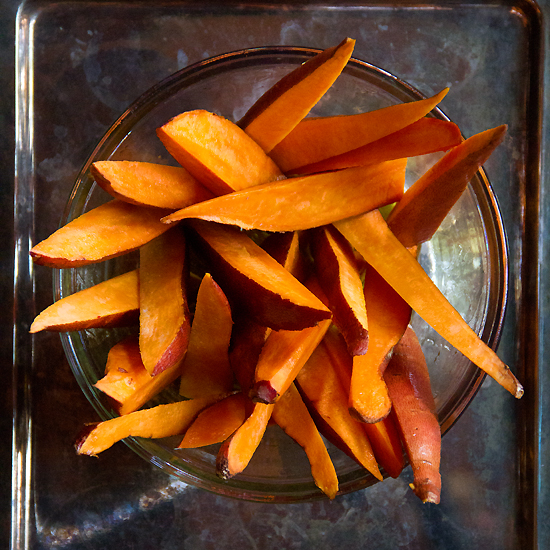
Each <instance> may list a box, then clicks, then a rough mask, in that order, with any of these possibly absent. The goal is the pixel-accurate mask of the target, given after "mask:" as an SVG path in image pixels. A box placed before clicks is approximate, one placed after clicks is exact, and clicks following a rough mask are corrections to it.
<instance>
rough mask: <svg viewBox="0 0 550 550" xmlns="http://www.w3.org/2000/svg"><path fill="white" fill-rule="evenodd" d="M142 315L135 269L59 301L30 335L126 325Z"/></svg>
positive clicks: (36, 322) (51, 307) (45, 312)
mask: <svg viewBox="0 0 550 550" xmlns="http://www.w3.org/2000/svg"><path fill="white" fill-rule="evenodd" d="M138 313H139V275H138V271H137V270H134V271H129V272H128V273H124V274H122V275H118V276H117V277H113V278H112V279H108V280H106V281H103V282H101V283H99V284H97V285H94V286H91V287H89V288H85V289H84V290H80V291H78V292H75V293H74V294H71V295H70V296H66V297H65V298H62V299H61V300H58V301H57V302H55V303H53V304H52V305H51V306H48V307H47V308H46V309H45V310H44V311H42V312H41V313H40V314H39V315H38V316H37V317H36V319H35V320H34V321H33V323H32V325H31V328H30V332H31V333H35V332H40V331H41V330H50V331H56V332H67V331H72V330H84V329H87V328H99V327H102V328H106V327H114V326H124V325H129V324H133V323H135V322H137V319H138Z"/></svg>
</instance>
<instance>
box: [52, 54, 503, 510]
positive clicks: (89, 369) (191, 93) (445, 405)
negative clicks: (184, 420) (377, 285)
mask: <svg viewBox="0 0 550 550" xmlns="http://www.w3.org/2000/svg"><path fill="white" fill-rule="evenodd" d="M314 53H315V51H313V50H307V49H303V48H289V47H277V48H259V49H256V50H247V51H241V52H235V53H231V54H226V55H222V56H219V57H216V58H212V59H209V60H207V61H204V62H201V63H199V64H197V65H194V66H192V67H189V68H187V69H184V70H182V71H180V72H178V73H176V74H174V75H173V76H171V77H169V78H168V79H167V80H165V81H163V82H161V83H160V84H159V85H157V86H155V87H154V88H152V89H151V90H150V91H149V92H147V93H146V94H144V95H143V96H142V97H141V98H139V99H138V100H137V101H136V102H135V103H134V104H133V105H132V106H130V108H129V109H128V110H127V111H126V112H125V113H123V115H122V116H121V117H120V119H119V120H118V121H117V122H116V123H115V124H114V125H113V126H112V128H111V129H110V130H109V131H108V132H107V133H106V135H105V136H104V138H103V139H102V140H101V142H100V143H99V144H98V146H97V147H96V149H95V150H94V152H93V153H92V155H91V156H90V158H89V159H88V161H87V162H86V164H85V165H84V167H83V168H82V171H81V173H80V176H79V177H78V179H77V181H76V184H75V186H74V189H73V191H72V193H71V196H70V198H69V201H68V203H67V208H66V211H65V214H64V216H63V219H62V224H65V223H66V222H68V221H70V220H71V219H73V218H75V217H77V216H78V215H80V214H82V213H83V212H84V211H86V210H89V209H91V208H93V207H95V206H97V205H99V204H101V203H103V202H106V201H107V200H109V199H110V197H109V196H108V195H107V194H106V193H105V192H103V191H102V190H101V189H100V188H99V187H98V186H97V185H96V184H94V182H93V179H92V178H91V177H90V175H89V166H90V164H91V163H92V162H94V161H96V160H105V159H111V160H141V161H150V162H162V163H167V164H175V161H174V160H173V159H172V158H171V157H170V155H169V154H168V153H167V152H166V150H165V149H164V147H163V145H162V144H161V142H160V140H158V138H157V137H156V133H155V130H156V128H157V127H159V126H161V125H162V124H163V123H165V122H166V121H167V120H169V119H170V118H172V117H173V116H175V115H177V114H179V113H181V112H183V111H187V110H192V109H206V110H209V111H213V112H216V113H218V114H220V115H223V116H225V117H227V118H229V119H231V120H234V121H236V120H238V119H239V118H240V117H241V116H242V115H243V114H244V113H245V112H246V110H247V109H248V108H249V107H250V106H251V105H252V104H253V102H254V101H255V99H256V98H257V97H259V96H260V95H261V94H262V93H263V92H264V91H265V90H267V89H268V88H269V87H270V86H271V85H272V84H273V83H274V82H275V81H277V80H278V79H279V78H280V77H282V76H283V75H284V74H286V73H288V72H289V71H291V70H292V69H294V68H295V67H297V66H298V65H299V64H301V63H303V62H304V61H306V60H307V59H308V58H309V57H310V56H312V55H313V54H314ZM422 97H423V96H422V95H421V94H420V93H419V92H417V91H416V90H415V89H413V88H412V87H411V86H409V85H407V84H406V83H404V82H402V81H400V80H399V79H397V78H395V77H393V76H392V75H390V74H388V73H387V72H385V71H383V70H381V69H379V68H377V67H374V66H372V65H369V64H367V63H364V62H361V61H357V60H352V61H350V63H349V64H348V66H347V68H346V69H345V70H344V72H343V74H342V75H341V76H340V78H339V79H338V80H337V82H336V83H335V84H334V85H333V87H332V88H331V90H330V91H329V92H328V93H327V94H326V96H325V97H323V99H322V100H321V101H320V102H319V103H318V104H317V106H316V107H315V108H314V110H313V111H312V114H313V115H317V116H318V115H329V114H330V115H334V114H352V113H358V112H361V111H366V110H372V109H376V108H380V107H384V106H388V105H392V104H395V103H400V102H404V101H411V100H416V99H421V98H422ZM431 116H436V117H439V118H446V117H445V116H444V115H443V113H442V112H440V111H438V110H435V111H434V112H433V113H432V114H431ZM439 156H440V155H437V154H434V155H427V156H423V157H417V158H414V159H410V161H409V164H408V169H407V185H410V184H411V183H412V182H414V181H415V180H416V179H417V177H418V176H419V175H420V174H422V173H423V172H424V171H425V170H426V169H427V168H428V167H429V166H430V165H431V164H433V163H434V162H435V161H436V160H437V159H438V158H439ZM420 261H421V263H422V265H423V267H424V268H425V270H426V271H427V273H428V274H429V275H430V276H431V277H432V279H433V280H434V282H435V283H436V284H437V286H438V287H439V288H440V289H441V290H442V291H443V293H444V294H445V295H446V296H447V298H448V299H449V300H450V301H451V303H452V304H453V305H454V306H455V307H456V309H457V310H458V311H459V312H460V313H461V315H462V316H463V317H464V318H465V320H466V321H467V322H468V323H469V324H470V326H471V327H472V328H473V329H474V330H475V331H476V332H477V333H478V334H479V335H480V336H481V337H482V338H483V340H484V341H485V342H487V343H488V344H489V345H491V346H496V344H497V342H498V338H499V335H500V328H501V324H502V321H503V316H504V310H505V303H506V286H507V280H506V274H507V258H506V246H505V236H504V231H503V227H502V222H501V219H500V215H499V212H498V206H497V203H496V200H495V197H494V195H493V192H492V190H491V187H490V184H489V182H488V180H487V178H486V176H485V174H484V173H483V172H479V173H478V174H477V175H476V177H475V178H474V179H473V180H472V182H471V184H470V186H469V188H468V189H467V191H466V192H465V193H464V195H463V196H462V197H461V199H460V200H459V201H458V203H457V204H456V205H455V206H454V208H453V209H452V211H451V212H450V214H449V215H448V216H447V218H446V219H445V221H444V223H443V224H442V226H441V227H440V229H439V230H438V231H437V233H436V234H435V236H434V237H433V239H432V240H431V241H430V242H429V243H426V244H424V245H423V246H422V251H421V256H420ZM136 265H137V255H136V254H129V255H126V256H123V257H120V258H117V259H114V260H109V261H106V262H103V263H100V264H95V265H91V266H86V267H81V268H76V269H71V270H60V271H59V272H58V273H56V276H55V280H54V292H55V299H59V298H61V297H64V296H67V295H69V294H72V293H74V292H76V291H78V290H81V289H83V288H86V287H89V286H91V285H93V284H97V283H98V282H100V281H102V280H105V279H107V278H110V277H112V276H114V275H116V274H119V273H122V272H125V271H127V270H129V269H132V268H134V267H136ZM412 324H413V326H414V327H415V329H416V331H417V334H418V336H419V338H420V340H421V342H422V344H423V349H424V352H425V355H426V359H427V361H428V365H429V369H430V374H431V380H432V388H433V392H434V396H435V400H436V405H437V411H438V414H439V418H440V423H441V426H442V431H443V432H446V431H447V430H448V429H449V428H450V427H451V425H452V424H453V423H454V422H455V421H456V419H457V418H458V416H459V415H460V414H461V413H462V411H463V410H464V409H465V408H466V406H467V405H468V403H469V402H470V401H471V399H472V398H473V396H474V395H475V393H476V391H477V389H478V388H479V386H480V384H481V382H482V380H483V373H482V372H481V371H480V370H479V369H477V368H476V367H475V366H473V365H472V364H471V363H470V361H469V360H467V359H466V358H465V357H464V356H462V354H460V353H459V352H457V351H456V350H454V349H453V348H451V347H450V346H449V345H448V344H447V343H446V342H445V341H444V340H443V339H442V338H441V337H439V336H438V335H437V334H436V333H435V332H434V331H433V330H432V329H431V328H430V327H428V326H427V325H426V324H425V323H424V322H423V321H422V320H421V319H420V318H419V317H418V316H417V315H413V321H412ZM126 334H127V331H126V330H124V329H109V330H106V329H95V330H86V331H82V332H78V333H67V334H62V336H61V338H62V342H63V346H64V348H65V351H66V354H67V357H68V360H69V362H70V365H71V368H72V370H73V372H74V375H75V377H76V378H77V380H78V383H79V384H80V386H81V388H82V390H83V391H84V393H85V394H86V396H87V398H88V399H89V400H90V402H91V403H92V405H93V406H94V408H95V410H96V411H97V413H98V414H99V416H100V417H101V418H102V419H108V418H111V417H113V416H115V412H114V411H113V410H112V408H111V407H110V405H109V402H108V400H107V399H106V398H105V396H104V395H103V394H102V393H101V392H99V391H97V390H96V389H95V388H94V387H93V384H94V383H95V382H96V381H97V380H98V379H99V378H100V377H101V376H103V373H104V367H105V362H106V358H107V354H108V351H109V349H110V348H111V346H112V345H114V344H115V343H116V342H118V341H119V340H120V339H122V337H123V336H125V335H126ZM171 392H173V390H166V391H165V392H164V393H163V394H162V395H161V396H159V398H158V400H160V401H164V402H166V401H170V400H171V399H172V397H173V396H174V395H175V394H173V393H171ZM83 421H85V419H83ZM178 442H179V441H175V440H174V439H167V440H154V441H153V440H144V439H139V438H131V439H129V440H128V441H127V443H128V445H130V447H131V448H132V449H133V450H134V451H135V452H137V453H138V454H140V455H141V456H143V457H144V458H145V459H147V460H149V461H150V462H152V463H154V464H155V465H157V466H159V467H160V468H162V469H163V470H165V471H167V472H168V473H170V474H173V475H176V476H178V477H179V478H181V479H182V480H183V481H185V482H187V483H191V484H193V485H196V486H199V487H202V488H204V489H207V490H210V491H214V492H216V493H219V494H224V495H227V496H232V497H236V498H242V499H248V500H257V501H276V502H297V501H305V500H313V499H318V498H324V496H323V494H322V493H321V492H320V491H319V490H318V489H317V488H316V486H315V485H314V483H313V481H312V478H311V474H310V468H309V463H308V461H307V458H306V456H305V453H304V452H303V450H302V449H301V448H300V447H299V446H298V445H297V444H296V443H294V442H293V441H292V440H290V438H288V436H286V435H285V434H284V433H283V432H282V430H280V429H279V428H278V427H277V426H270V427H269V428H268V430H267V433H266V435H265V437H264V439H263V441H262V443H261V445H260V447H259V449H258V450H257V452H256V453H255V455H254V457H253V459H252V462H251V463H250V465H249V466H248V468H247V469H246V470H245V472H244V473H243V474H241V475H239V476H236V477H235V478H234V479H233V480H230V481H222V480H221V479H219V478H218V477H217V476H216V473H215V457H216V452H217V447H215V446H214V447H212V448H210V447H208V448H202V449H195V450H177V451H176V450H174V446H175V445H177V444H178ZM328 448H329V452H330V454H331V457H332V459H333V462H334V465H335V467H336V471H337V473H338V477H339V480H340V490H341V492H342V493H347V492H351V491H354V490H357V489H360V488H363V487H366V486H369V485H371V484H372V483H374V482H375V479H374V478H373V477H372V476H371V475H370V474H369V473H368V472H366V471H365V470H364V469H362V468H361V467H359V466H358V465H357V464H356V463H355V462H354V461H352V460H351V459H349V458H348V457H347V456H346V455H344V454H343V453H342V452H340V451H339V450H337V449H336V448H334V447H332V446H331V445H330V444H328Z"/></svg>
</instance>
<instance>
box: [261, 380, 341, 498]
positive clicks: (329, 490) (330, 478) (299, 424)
mask: <svg viewBox="0 0 550 550" xmlns="http://www.w3.org/2000/svg"><path fill="white" fill-rule="evenodd" d="M271 418H272V419H273V420H274V421H275V423H276V424H277V425H278V426H280V427H281V428H282V429H283V430H284V432H285V433H286V434H287V435H289V436H290V437H292V439H294V441H296V443H298V444H299V445H300V446H301V447H302V448H303V449H304V451H305V453H306V455H307V457H308V459H309V463H310V465H311V475H312V476H313V480H314V481H315V484H316V485H317V487H319V489H321V491H323V493H325V494H326V495H327V496H328V497H329V498H330V499H333V498H334V497H335V496H336V493H337V492H338V477H337V475H336V470H335V469H334V464H333V463H332V460H331V459H330V456H329V454H328V451H327V448H326V446H325V443H324V442H323V439H322V438H321V435H320V434H319V430H318V429H317V426H316V425H315V422H314V421H313V419H312V418H311V415H310V414H309V411H308V408H307V407H306V405H305V403H304V401H303V399H302V397H301V395H300V392H299V391H298V390H297V389H296V386H295V385H294V384H291V385H290V387H289V388H288V390H287V391H286V392H285V393H284V394H283V395H282V396H281V398H280V399H279V400H278V401H277V403H275V407H274V408H273V412H272V414H271Z"/></svg>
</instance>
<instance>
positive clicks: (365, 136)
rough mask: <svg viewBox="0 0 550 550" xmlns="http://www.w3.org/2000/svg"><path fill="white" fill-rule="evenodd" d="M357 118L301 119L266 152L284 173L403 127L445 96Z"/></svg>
mask: <svg viewBox="0 0 550 550" xmlns="http://www.w3.org/2000/svg"><path fill="white" fill-rule="evenodd" d="M447 92H448V88H445V89H444V90H442V91H441V92H439V93H438V94H436V95H434V96H433V97H430V98H428V99H422V100H419V101H412V102H409V103H400V104H398V105H391V106H389V107H385V108H383V109H377V110H375V111H368V112H365V113H360V114H357V115H346V116H335V117H319V118H316V117H309V118H305V119H304V120H302V122H300V124H298V125H297V126H296V128H294V130H292V132H290V134H288V135H287V136H286V138H285V139H283V141H281V142H280V143H279V144H278V145H277V146H276V147H274V148H273V150H272V151H271V153H270V156H271V158H272V159H273V160H274V161H275V162H276V163H277V165H278V166H279V168H280V169H281V170H282V171H283V172H284V173H293V171H294V170H295V169H296V168H298V167H300V166H306V165H308V164H312V163H314V162H319V161H322V160H324V159H327V158H330V157H334V156H336V155H340V154H342V153H346V152H347V151H351V150H352V149H357V148H358V147H362V146H363V145H366V144H367V143H372V142H373V141H376V140H378V139H381V138H383V137H385V136H387V135H389V134H392V133H393V132H397V131H398V130H401V129H402V128H405V127H406V126H408V125H409V124H412V123H413V122H416V121H417V120H419V119H421V118H422V117H424V116H425V115H427V114H428V113H429V112H430V111H431V110H432V109H433V108H434V107H435V106H436V105H437V104H438V103H439V102H440V101H441V100H442V99H443V98H444V97H445V95H446V94H447Z"/></svg>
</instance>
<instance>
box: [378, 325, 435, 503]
mask: <svg viewBox="0 0 550 550" xmlns="http://www.w3.org/2000/svg"><path fill="white" fill-rule="evenodd" d="M384 377H385V379H386V382H387V384H388V390H389V392H390V397H391V399H392V402H393V409H394V412H395V416H396V418H397V421H398V424H399V427H400V431H401V434H402V439H403V442H404V444H405V449H406V452H407V456H408V457H409V462H410V463H411V466H412V470H413V475H414V483H413V484H412V485H411V487H412V489H413V490H414V492H415V494H416V495H417V496H418V497H419V498H420V499H421V500H422V502H433V503H435V504H437V503H439V499H440V493H441V475H440V472H439V463H440V456H441V430H440V427H439V422H438V420H437V416H436V414H435V403H434V399H433V396H432V391H431V385H430V375H429V373H428V367H427V365H426V360H425V358H424V354H423V353H422V348H421V347H420V343H419V342H418V338H417V337H416V334H415V333H414V331H413V330H412V328H410V327H409V328H408V329H407V331H406V332H405V334H404V335H403V338H402V339H401V341H400V342H399V343H398V344H397V345H396V346H395V349H394V353H393V356H392V359H391V361H390V362H389V364H388V367H387V369H386V372H385V374H384Z"/></svg>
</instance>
